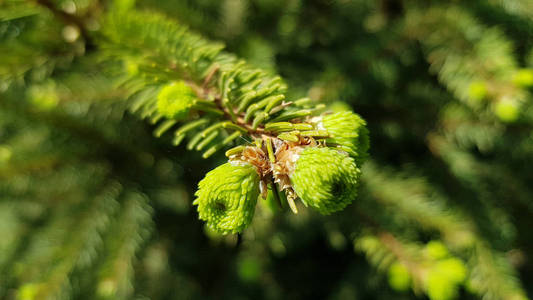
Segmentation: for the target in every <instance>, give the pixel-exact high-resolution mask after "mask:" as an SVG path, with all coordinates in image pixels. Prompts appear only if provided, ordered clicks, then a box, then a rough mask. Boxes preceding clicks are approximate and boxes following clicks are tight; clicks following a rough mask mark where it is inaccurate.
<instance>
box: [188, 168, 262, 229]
mask: <svg viewBox="0 0 533 300" xmlns="http://www.w3.org/2000/svg"><path fill="white" fill-rule="evenodd" d="M198 187H199V188H198V191H197V192H196V197H197V198H196V200H194V202H193V204H194V205H198V214H199V216H200V219H202V220H205V221H206V224H207V226H209V227H211V228H212V229H214V230H215V231H218V232H220V233H223V234H225V233H237V232H241V231H242V230H243V229H244V228H246V227H247V226H248V225H249V224H250V223H251V222H252V218H253V216H254V211H255V204H256V203H257V197H258V196H259V175H258V174H257V171H256V170H255V168H254V167H253V166H252V165H250V164H242V165H238V164H232V163H225V164H223V165H221V166H219V167H217V168H215V169H214V170H212V171H211V172H209V173H207V175H206V176H205V178H204V179H203V180H202V181H200V183H199V184H198Z"/></svg>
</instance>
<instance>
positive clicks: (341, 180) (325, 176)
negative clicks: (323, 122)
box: [290, 147, 361, 215]
mask: <svg viewBox="0 0 533 300" xmlns="http://www.w3.org/2000/svg"><path fill="white" fill-rule="evenodd" d="M360 175H361V171H360V170H359V168H357V166H356V164H355V161H354V159H353V158H352V157H349V156H347V155H345V154H342V153H340V152H339V151H337V150H333V149H331V148H315V147H308V148H306V149H305V150H303V151H302V152H301V153H300V154H299V157H298V159H297V161H296V163H295V167H294V171H293V172H292V174H291V175H290V179H291V183H292V187H293V189H294V191H295V192H296V194H297V195H298V197H300V199H301V200H302V202H303V203H304V204H305V206H311V207H313V208H315V209H317V210H318V211H319V212H320V213H321V214H324V215H328V214H331V213H333V212H336V211H339V210H342V209H344V208H345V207H346V206H347V205H348V204H350V203H352V201H353V199H354V198H355V196H356V193H357V185H358V183H359V176H360Z"/></svg>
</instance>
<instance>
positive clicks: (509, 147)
mask: <svg viewBox="0 0 533 300" xmlns="http://www.w3.org/2000/svg"><path fill="white" fill-rule="evenodd" d="M121 6H124V7H131V6H133V8H130V9H134V10H147V11H150V12H151V13H154V14H157V13H159V14H164V15H166V16H167V17H169V18H171V19H174V20H175V21H176V22H177V23H179V24H182V25H186V26H188V27H190V28H191V29H192V30H193V31H195V32H197V33H200V34H201V35H202V36H204V37H206V38H209V39H212V40H217V41H222V42H224V43H225V44H226V46H227V51H229V52H233V53H235V54H237V55H238V56H240V57H242V58H245V59H247V60H248V61H249V62H250V63H251V64H253V65H255V66H258V67H260V68H263V69H266V70H269V71H271V72H273V73H278V74H280V75H281V76H282V77H283V78H284V79H285V80H286V82H287V83H288V85H289V87H290V88H289V92H288V95H289V97H304V96H307V97H310V98H311V99H312V100H313V101H317V103H326V104H327V105H328V106H329V108H330V110H334V111H335V110H344V109H348V108H351V109H353V110H354V111H355V112H357V113H359V114H360V115H361V116H362V117H363V118H364V119H366V121H367V123H368V128H369V130H370V140H371V149H370V159H369V161H368V162H367V163H366V164H365V165H364V166H363V168H362V170H363V179H362V185H361V188H360V192H359V195H358V197H357V198H356V200H355V201H354V203H353V204H352V205H350V206H349V207H348V208H347V209H345V210H344V211H342V212H339V213H336V214H334V215H331V216H321V215H319V214H318V213H316V212H314V211H312V210H310V209H305V208H303V207H302V209H300V212H299V213H298V214H297V215H294V214H292V213H291V212H290V211H289V210H286V209H285V210H280V209H277V208H276V207H271V206H269V205H267V204H266V203H265V202H264V201H259V202H258V208H257V211H256V216H255V218H254V221H253V224H252V225H251V227H250V228H249V229H247V230H246V231H245V232H244V233H243V235H242V237H241V241H240V243H237V237H236V236H233V235H229V236H218V235H216V234H215V233H213V232H210V231H208V230H206V229H205V228H204V224H203V223H202V222H201V221H199V220H198V216H197V213H196V211H195V208H194V207H192V205H191V203H192V200H193V198H194V196H193V194H194V192H195V190H196V186H197V183H198V181H199V180H201V178H203V176H204V175H205V173H206V172H208V171H209V170H211V169H213V168H214V167H215V166H218V165H219V164H221V163H223V162H224V161H225V160H226V158H225V157H224V155H223V154H222V153H219V154H217V155H215V156H213V157H212V158H209V159H202V158H201V154H200V153H197V152H189V151H186V150H185V147H183V146H179V147H173V146H172V143H171V137H169V136H163V137H162V138H155V137H154V136H153V134H152V131H153V130H154V128H155V125H153V124H150V123H149V122H146V121H142V120H140V119H139V118H137V117H136V116H134V115H132V114H130V113H129V112H128V110H127V105H126V103H127V101H124V100H126V99H125V98H126V95H127V94H128V93H127V91H124V90H122V89H117V88H116V84H115V82H116V81H117V80H116V79H117V78H116V77H117V75H116V70H115V67H116V66H115V64H114V63H111V62H109V61H108V60H107V57H106V55H105V54H104V53H103V51H102V47H101V44H100V36H99V32H100V31H101V30H102V26H104V22H103V21H102V20H103V19H104V18H105V16H106V14H107V12H109V11H110V10H113V9H118V8H119V7H121ZM147 26H148V25H147ZM131 39H132V41H134V40H135V39H136V36H131ZM532 50H533V2H532V1H531V0H483V1H482V0H468V1H467V0H463V1H459V0H456V1H429V0H428V1H414V0H337V1H334V0H287V1H281V0H195V1H193V0H164V1H163V0H138V1H136V3H133V1H106V0H50V1H23V0H0V298H2V299H427V298H429V299H432V300H436V299H442V300H446V299H506V300H507V299H508V300H523V299H527V298H528V296H529V298H531V297H533V261H532V258H533V230H532V229H533V185H532V182H533V172H532V171H531V170H533V105H532V104H531V103H532V101H531V100H532V98H533V97H532V91H533V89H532V88H533V51H532Z"/></svg>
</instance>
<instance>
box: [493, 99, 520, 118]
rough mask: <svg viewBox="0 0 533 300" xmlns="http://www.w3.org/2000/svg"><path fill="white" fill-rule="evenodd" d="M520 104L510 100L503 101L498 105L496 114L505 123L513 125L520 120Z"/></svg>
mask: <svg viewBox="0 0 533 300" xmlns="http://www.w3.org/2000/svg"><path fill="white" fill-rule="evenodd" d="M518 108H519V107H518V103H517V102H516V101H513V100H509V99H502V100H500V101H499V102H498V103H496V105H495V107H494V113H495V114H496V116H498V118H499V119H500V120H502V121H503V122H507V123H511V122H514V121H516V120H517V119H518V116H519V115H520V111H519V109H518Z"/></svg>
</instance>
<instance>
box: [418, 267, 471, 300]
mask: <svg viewBox="0 0 533 300" xmlns="http://www.w3.org/2000/svg"><path fill="white" fill-rule="evenodd" d="M466 272H467V270H466V267H465V265H464V263H463V262H462V261H461V260H460V259H458V258H447V259H444V260H441V261H439V262H437V264H436V265H435V266H434V267H433V268H432V269H431V270H430V271H429V274H428V277H427V283H426V284H427V292H428V296H429V298H430V299H431V300H449V299H455V298H456V297H457V292H458V286H459V285H460V284H461V283H463V281H464V280H465V278H466Z"/></svg>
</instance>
